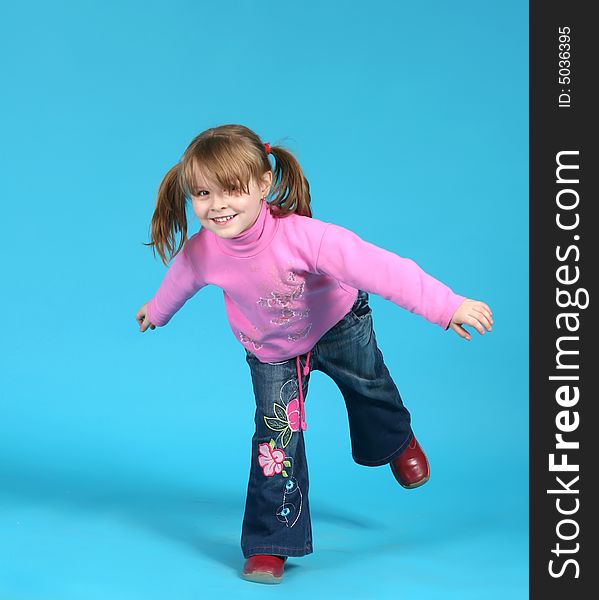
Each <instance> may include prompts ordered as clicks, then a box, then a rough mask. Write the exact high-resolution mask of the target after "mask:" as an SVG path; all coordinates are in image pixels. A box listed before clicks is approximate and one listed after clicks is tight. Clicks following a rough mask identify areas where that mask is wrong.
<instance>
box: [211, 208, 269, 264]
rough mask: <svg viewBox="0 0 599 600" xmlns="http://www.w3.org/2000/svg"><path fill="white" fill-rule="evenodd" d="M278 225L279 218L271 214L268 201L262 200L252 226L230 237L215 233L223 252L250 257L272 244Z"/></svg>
mask: <svg viewBox="0 0 599 600" xmlns="http://www.w3.org/2000/svg"><path fill="white" fill-rule="evenodd" d="M278 225H279V220H278V219H276V218H274V217H273V216H272V215H271V214H270V208H269V205H268V202H266V200H262V206H261V207H260V213H259V214H258V218H257V219H256V221H255V222H254V224H253V225H252V226H251V227H249V228H248V229H246V230H245V231H243V232H241V233H240V234H239V235H236V236H235V237H233V238H229V239H226V238H221V237H219V236H218V235H216V234H213V235H214V237H215V239H216V243H217V245H218V248H219V249H220V250H221V252H224V253H225V254H228V255H229V256H237V257H243V258H249V257H250V256H255V255H256V254H258V253H259V252H261V251H262V250H263V249H264V248H266V246H268V244H270V242H271V240H272V238H273V236H274V234H275V233H276V231H277V228H278Z"/></svg>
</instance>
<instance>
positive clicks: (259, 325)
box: [147, 202, 464, 362]
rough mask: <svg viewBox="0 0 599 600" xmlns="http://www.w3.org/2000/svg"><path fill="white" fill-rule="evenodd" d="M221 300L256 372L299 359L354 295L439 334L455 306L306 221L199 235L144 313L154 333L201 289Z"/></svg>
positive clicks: (335, 230) (385, 259) (349, 240)
mask: <svg viewBox="0 0 599 600" xmlns="http://www.w3.org/2000/svg"><path fill="white" fill-rule="evenodd" d="M208 284H213V285H216V286H218V287H219V288H221V289H222V290H223V293H224V299H225V308H226V312H227V317H228V319H229V324H230V325H231V329H232V330H233V334H234V335H235V338H236V339H237V340H238V341H239V342H241V344H243V346H244V347H245V348H247V349H248V350H249V351H251V352H252V353H253V354H255V355H256V357H257V358H258V359H259V360H260V361H261V362H275V361H276V362H278V361H283V360H288V359H289V358H292V357H295V356H299V355H302V354H305V353H306V352H308V351H309V350H311V349H312V348H313V347H314V345H315V344H316V342H318V340H319V339H320V338H321V337H322V335H323V334H324V333H326V332H327V331H328V330H329V329H331V327H333V326H334V325H335V324H336V323H337V322H338V321H340V320H341V319H342V318H343V317H344V315H345V314H346V313H347V312H348V310H349V309H350V308H351V307H352V305H353V303H354V302H355V300H356V296H357V291H358V289H362V290H364V291H366V292H370V293H373V294H378V295H379V296H382V297H383V298H386V299H387V300H391V301H392V302H394V303H395V304H397V305H398V306H401V307H403V308H406V309H407V310H409V311H411V312H413V313H417V314H419V315H422V316H423V317H424V318H425V319H427V320H428V321H431V322H432V323H436V324H437V325H440V326H441V327H443V328H444V329H446V328H447V327H448V326H449V322H450V321H451V317H452V316H453V314H454V312H455V311H456V309H457V308H458V306H459V305H460V304H461V302H462V301H463V300H464V297H463V296H459V295H457V294H454V293H453V292H452V291H451V289H449V288H448V287H447V286H446V285H444V284H443V283H441V282H440V281H437V280H436V279H434V278H433V277H431V276H430V275H428V274H426V273H425V272H424V271H423V270H422V269H421V268H420V267H419V266H418V265H417V264H416V263H415V262H414V261H412V260H410V259H407V258H402V257H400V256H398V255H397V254H394V253H393V252H389V251H387V250H384V249H383V248H379V247H378V246H375V245H373V244H370V243H369V242H366V241H364V240H362V239H361V238H360V237H358V236H357V235H356V234H355V233H353V232H351V231H349V230H348V229H345V228H343V227H339V226H338V225H334V224H332V223H325V222H324V221H319V220H318V219H314V218H310V217H301V216H298V215H296V214H291V215H288V216H286V217H279V218H277V217H275V216H273V215H272V214H271V211H270V210H269V205H268V204H267V203H266V202H263V203H262V208H261V211H260V214H259V216H258V218H257V220H256V222H255V223H254V224H253V225H252V226H251V227H250V228H249V229H247V230H246V231H244V232H243V233H241V234H240V235H238V236H236V237H234V238H231V239H224V238H221V237H219V236H217V235H216V234H214V233H213V232H211V231H208V230H207V229H205V228H201V229H200V231H198V232H197V233H196V234H194V235H192V236H191V237H190V238H189V239H188V240H187V241H186V242H185V244H184V246H183V248H182V249H181V251H180V252H179V254H177V256H175V258H174V260H173V263H172V265H171V266H170V268H169V269H168V271H167V273H166V275H165V277H164V280H163V281H162V284H161V285H160V287H159V288H158V291H157V292H156V294H155V296H154V297H153V298H152V300H150V302H149V303H148V314H147V316H148V318H149V320H150V322H151V323H153V324H154V325H158V326H162V325H166V323H168V322H169V320H170V319H171V317H172V316H173V315H174V314H175V313H176V312H177V311H178V310H179V309H180V308H181V307H182V306H183V304H185V302H186V301H187V300H188V299H189V298H191V297H192V296H193V295H194V294H195V293H196V292H197V291H198V290H199V289H201V288H202V287H204V286H205V285H208Z"/></svg>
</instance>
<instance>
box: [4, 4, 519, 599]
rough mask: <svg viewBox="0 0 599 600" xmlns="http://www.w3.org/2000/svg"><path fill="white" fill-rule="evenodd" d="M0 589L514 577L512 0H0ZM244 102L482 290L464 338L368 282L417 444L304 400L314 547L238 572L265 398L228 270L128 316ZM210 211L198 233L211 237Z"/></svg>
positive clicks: (515, 59)
mask: <svg viewBox="0 0 599 600" xmlns="http://www.w3.org/2000/svg"><path fill="white" fill-rule="evenodd" d="M2 13H3V14H2V19H1V24H0V29H1V34H0V57H1V59H0V60H1V61H2V65H1V66H2V70H1V72H2V79H3V82H2V84H3V85H2V88H3V91H2V95H1V97H0V108H1V111H0V123H1V131H2V134H1V141H0V152H1V156H0V165H1V167H0V168H1V169H2V174H1V175H2V223H3V227H2V235H1V236H0V251H1V255H2V257H3V277H2V283H1V286H2V292H1V294H0V309H1V314H2V316H3V319H2V333H1V335H2V345H1V349H0V352H1V353H2V357H1V362H0V364H1V367H0V369H1V372H2V375H1V378H0V386H1V387H0V394H1V415H0V482H1V488H0V508H1V512H0V531H1V535H0V539H1V541H0V597H1V598H3V599H4V598H7V599H8V598H10V599H11V600H20V599H27V600H38V599H40V600H41V599H44V600H46V599H47V600H50V599H55V598H60V599H61V600H75V599H77V600H80V599H81V598H85V599H86V600H93V599H96V598H98V599H102V600H105V599H106V598H110V599H111V600H120V599H121V598H122V599H126V600H135V599H138V598H139V599H144V600H153V599H161V600H162V599H167V598H169V599H170V598H177V599H179V600H185V599H188V598H189V599H191V598H199V597H206V594H207V595H208V596H209V597H212V595H213V593H214V594H216V593H217V592H218V593H219V594H221V595H222V597H224V598H246V597H247V598H253V597H258V596H260V597H261V598H264V597H267V596H268V597H271V596H272V597H275V594H276V595H277V597H279V596H278V595H279V594H281V593H283V594H284V596H285V598H300V597H303V596H305V595H314V594H316V597H327V598H347V597H350V598H398V597H405V598H418V599H419V600H428V599H443V600H449V599H454V598H455V599H460V600H468V599H476V600H481V599H494V598H505V597H510V598H526V597H527V595H528V594H527V586H528V571H527V569H528V565H527V561H528V539H527V525H528V514H527V509H528V466H527V465H528V443H527V434H528V422H527V420H528V402H527V391H528V379H527V378H528V375H527V357H528V334H527V331H528V323H527V314H528V309H527V306H528V272H527V268H528V254H527V253H528V247H527V234H528V202H527V192H528V171H527V152H528V147H527V144H528V139H527V136H528V121H527V119H528V113H527V110H528V88H527V85H528V72H527V68H528V39H527V35H528V6H527V3H526V2H517V1H506V2H502V3H480V2H474V1H466V2H452V3H446V2H444V1H442V0H437V1H429V2H420V3H413V2H409V3H408V2H392V1H390V0H388V1H379V2H369V3H364V2H357V1H352V2H348V1H345V2H340V1H338V2H316V1H308V2H296V3H292V2H280V1H279V2H275V1H261V2H234V1H231V0H228V1H226V2H221V3H217V2H192V1H187V2H184V1H181V0H176V1H172V2H169V3H166V2H148V1H147V0H146V1H144V2H141V1H131V0H128V1H122V0H121V1H119V2H116V1H103V2H66V1H63V2H53V3H45V2H27V3H11V4H8V3H3V6H2ZM223 123H243V124H245V125H247V126H249V127H250V128H252V129H254V130H255V131H256V132H257V133H258V134H259V135H260V136H261V137H262V139H263V140H264V141H270V142H271V144H284V145H285V146H286V147H288V148H289V149H291V150H292V151H293V152H295V154H296V155H297V157H298V159H299V160H300V163H301V165H302V167H303V168H304V170H305V173H306V176H307V178H308V180H309V182H310V186H311V191H312V201H313V210H314V216H315V217H316V218H319V219H321V220H324V221H330V222H335V223H337V224H339V225H342V226H344V227H347V228H349V229H351V230H353V231H355V232H356V233H357V234H358V235H360V236H361V237H363V238H364V239H366V240H368V241H370V242H372V243H375V244H377V245H379V246H381V247H383V248H386V249H388V250H392V251H394V252H396V253H398V254H400V255H402V256H407V257H410V258H413V259H414V260H416V262H418V264H420V266H421V267H422V268H424V269H425V270H426V271H428V272H429V273H431V274H432V275H434V276H435V277H437V278H439V279H441V280H442V281H444V282H445V283H446V284H448V285H449V286H450V287H452V289H454V290H455V291H456V292H459V293H461V294H463V295H466V296H469V297H473V298H476V299H481V300H484V301H486V302H488V303H489V304H490V306H491V307H492V309H493V312H494V318H495V326H494V329H493V331H492V332H491V333H488V334H486V335H485V336H484V337H481V336H479V335H478V334H474V335H473V340H472V341H471V342H470V343H467V342H465V341H464V340H462V339H460V338H458V337H457V336H456V335H454V334H453V333H452V332H443V330H442V329H440V328H439V327H437V326H434V325H431V324H430V323H428V322H427V321H425V320H424V319H422V318H420V317H418V316H415V315H412V314H411V313H409V312H407V311H405V310H402V309H400V308H399V307H397V306H396V305H394V304H392V303H390V302H388V301H386V300H384V299H382V298H380V297H376V296H371V305H372V307H373V311H374V326H375V330H376V332H377V338H378V341H379V344H380V347H381V350H382V352H383V354H384V356H385V360H386V363H387V365H388V367H389V370H390V371H391V373H392V375H393V377H394V379H395V381H396V382H397V385H398V387H399V389H400V391H401V394H402V397H403V399H404V402H405V403H406V405H407V406H408V408H409V409H410V411H411V413H412V417H413V425H414V429H415V432H416V434H417V436H418V438H419V440H420V441H421V442H422V444H423V446H424V447H425V449H426V450H427V453H428V455H429V459H430V461H431V468H432V477H431V480H430V482H429V483H428V484H427V485H426V486H424V487H422V488H419V489H417V490H412V491H406V490H404V489H402V488H400V487H399V486H398V485H397V484H396V483H395V481H394V479H393V477H392V476H391V473H390V471H389V469H388V468H385V467H379V468H366V467H361V466H358V465H356V464H355V463H353V462H352V459H351V454H350V442H349V436H348V426H347V419H346V413H345V408H344V405H343V400H342V397H341V394H340V392H339V391H338V389H337V388H336V387H335V385H334V383H333V382H332V381H331V380H329V379H327V377H326V376H325V375H324V374H322V373H319V372H315V373H314V374H313V376H312V378H311V384H310V394H309V396H308V398H307V404H306V408H307V415H308V421H309V431H308V432H307V442H306V443H307V452H308V460H309V464H310V489H311V495H310V502H311V507H312V514H313V530H314V547H315V552H314V554H312V555H310V556H307V557H304V558H301V559H291V560H290V561H289V562H288V566H287V569H286V580H285V582H284V583H283V586H284V588H283V589H281V587H277V586H275V587H268V586H260V585H256V584H251V583H248V582H245V581H244V580H242V579H241V578H240V577H239V575H238V573H239V570H240V568H241V566H242V563H243V559H242V555H241V551H240V548H239V536H240V531H241V519H242V516H243V508H244V501H245V491H246V485H247V475H248V472H249V458H250V439H251V434H252V427H253V421H252V419H253V410H254V409H253V396H252V388H251V381H250V377H249V369H248V367H247V364H246V362H245V360H244V357H245V353H244V351H243V348H242V347H241V345H240V344H239V343H238V342H237V341H236V340H235V339H234V337H233V335H232V333H231V331H230V329H229V326H228V323H227V321H226V318H225V312H224V306H223V301H222V292H221V291H220V290H219V289H216V288H213V287H209V288H205V289H204V290H202V291H201V292H200V293H199V294H198V295H197V296H195V297H194V298H193V299H191V300H190V301H189V302H188V304H187V305H186V306H185V307H184V308H183V309H182V310H181V311H180V312H179V313H178V314H177V315H176V316H175V317H174V318H173V320H172V321H171V323H170V324H169V325H168V326H167V327H165V328H162V329H157V330H156V331H148V332H146V333H145V334H141V333H140V332H139V330H138V327H137V324H136V322H135V312H136V311H137V309H138V308H139V306H141V304H143V303H144V302H146V301H147V300H148V299H150V298H151V296H152V295H153V293H154V291H155V290H156V288H157V287H158V285H159V284H160V282H161V280H162V277H163V276H164V274H165V271H166V269H165V267H164V266H163V265H162V263H161V262H160V261H159V260H158V259H154V258H153V256H152V252H151V250H150V249H149V248H147V247H145V246H143V245H142V242H147V241H148V232H149V222H150V218H151V215H152V212H153V207H154V201H155V194H156V190H157V187H158V184H159V183H160V181H161V179H162V177H163V175H164V174H165V173H166V171H167V170H168V169H169V168H170V167H171V166H172V165H173V164H175V163H176V162H177V161H178V160H179V158H180V156H181V154H182V153H183V151H184V149H185V147H186V146H187V145H188V144H189V142H190V141H191V139H192V138H193V137H194V136H195V135H197V134H198V133H200V132H201V131H203V130H204V129H206V128H208V127H211V126H215V125H218V124H223ZM197 228H198V223H197V220H195V219H194V220H193V221H192V223H191V226H190V234H191V233H193V232H195V231H197Z"/></svg>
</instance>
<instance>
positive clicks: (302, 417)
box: [295, 350, 311, 431]
mask: <svg viewBox="0 0 599 600" xmlns="http://www.w3.org/2000/svg"><path fill="white" fill-rule="evenodd" d="M310 352H311V350H310V351H309V352H308V354H307V355H306V364H305V365H304V375H308V373H310ZM295 359H296V365H297V381H298V383H299V393H300V427H301V428H302V431H305V430H306V429H307V427H308V424H307V423H306V411H305V409H304V390H303V389H302V370H301V363H300V357H299V356H296V357H295Z"/></svg>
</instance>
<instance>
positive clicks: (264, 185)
mask: <svg viewBox="0 0 599 600" xmlns="http://www.w3.org/2000/svg"><path fill="white" fill-rule="evenodd" d="M271 183H272V171H267V172H266V173H264V175H263V176H262V180H261V181H256V180H255V179H253V178H252V179H250V181H249V185H248V190H247V191H246V190H242V189H240V187H238V188H235V189H231V190H226V189H222V186H220V185H219V184H218V183H217V182H216V181H213V180H211V179H208V178H206V177H205V176H204V175H203V174H202V173H201V172H199V171H196V173H195V186H194V187H193V188H192V189H191V204H192V207H193V212H194V213H195V214H196V217H197V218H198V220H199V222H200V224H201V225H202V227H205V228H206V229H208V230H210V231H212V232H214V233H215V234H216V235H218V236H219V237H221V238H226V239H229V238H233V237H235V236H236V235H239V234H240V233H242V232H244V231H245V230H246V229H249V228H250V227H251V226H252V225H253V224H254V223H255V222H256V219H257V218H258V215H259V214H260V209H261V208H262V201H263V198H264V197H265V196H266V195H267V194H268V190H269V189H270V185H271Z"/></svg>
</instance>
